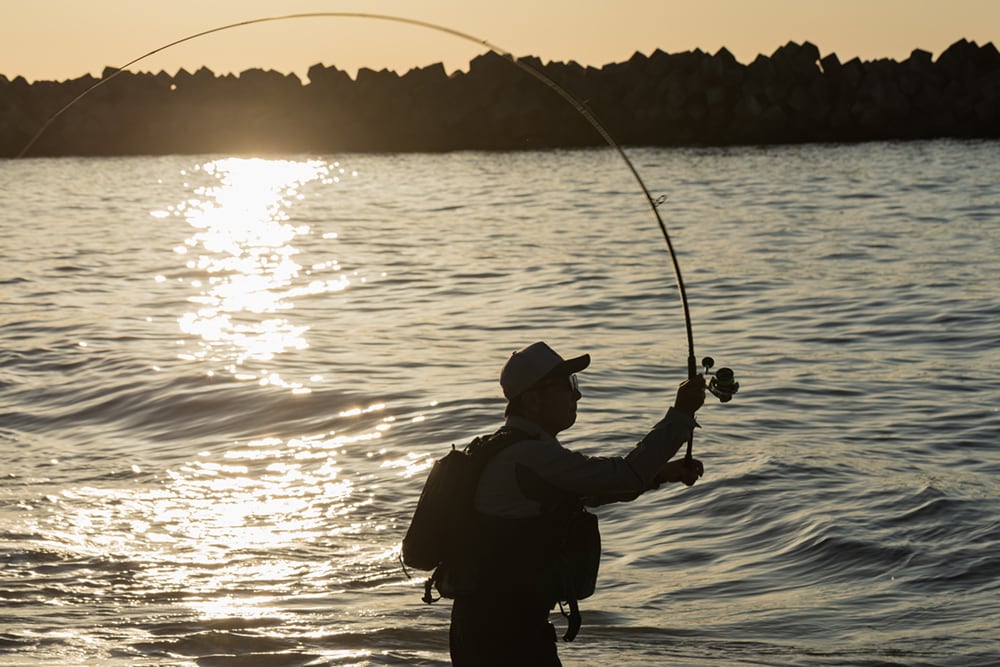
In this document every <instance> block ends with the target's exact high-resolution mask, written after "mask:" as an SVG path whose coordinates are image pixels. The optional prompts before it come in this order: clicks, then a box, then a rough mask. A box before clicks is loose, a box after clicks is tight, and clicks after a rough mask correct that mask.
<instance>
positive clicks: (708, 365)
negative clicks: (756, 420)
mask: <svg viewBox="0 0 1000 667" xmlns="http://www.w3.org/2000/svg"><path fill="white" fill-rule="evenodd" d="M313 18H350V19H372V20H378V21H389V22H393V23H403V24H407V25H412V26H417V27H420V28H427V29H428V30H434V31H437V32H441V33H445V34H448V35H452V36H454V37H458V38H459V39H462V40H465V41H468V42H473V43H475V44H478V45H480V46H484V47H486V48H487V49H490V50H491V51H494V52H495V53H497V54H498V55H500V56H502V57H503V58H504V59H505V60H507V61H509V62H510V63H511V64H513V65H515V66H516V67H518V68H520V69H521V70H523V71H524V72H526V73H528V74H530V75H531V76H532V77H534V78H535V79H537V80H538V81H540V82H541V83H543V84H545V85H546V86H548V87H549V88H550V89H551V90H552V91H553V92H555V93H556V94H558V95H559V96H560V97H562V98H563V99H564V100H565V101H566V102H568V103H569V104H570V105H571V106H572V107H573V108H574V109H576V111H577V112H578V113H579V114H580V115H581V116H583V117H584V118H585V119H586V120H587V122H588V123H590V125H591V127H593V128H594V129H595V130H596V131H597V133H598V134H599V135H600V136H601V138H602V139H604V141H605V142H606V143H607V144H608V145H609V146H610V147H611V148H613V149H614V150H615V151H616V152H617V153H618V155H619V157H621V159H622V161H623V162H624V163H625V166H627V167H628V169H629V171H630V172H631V174H632V176H633V178H634V179H635V181H636V183H637V184H638V185H639V188H641V189H642V193H643V195H644V196H645V197H646V201H647V202H648V203H649V207H650V209H651V210H652V211H653V215H654V216H655V217H656V222H657V224H658V225H659V228H660V232H661V233H662V234H663V240H664V241H665V242H666V244H667V250H668V252H669V253H670V260H671V263H672V265H673V269H674V279H675V280H676V283H677V291H678V293H679V294H680V298H681V306H682V307H683V311H684V328H685V331H686V333H687V348H688V359H687V372H688V378H689V379H691V378H694V377H696V376H697V375H698V369H697V364H696V363H695V360H696V357H695V354H694V333H693V332H692V327H691V312H690V309H689V308H688V298H687V290H686V289H685V288H684V278H683V277H682V276H681V266H680V263H679V262H678V260H677V253H676V252H675V251H674V244H673V241H671V240H670V234H669V232H668V231H667V225H666V224H665V223H664V222H663V217H662V216H661V215H660V210H659V202H658V201H657V200H655V199H653V196H652V195H651V194H650V192H649V188H647V187H646V183H645V181H643V180H642V176H641V175H639V170H638V169H636V167H635V165H634V164H633V163H632V160H631V159H630V158H629V156H628V155H627V154H626V153H625V149H623V148H622V147H621V145H620V144H619V143H618V142H617V141H615V139H614V137H612V136H611V133H610V132H608V130H607V129H606V128H605V127H604V125H603V124H602V123H601V122H600V121H599V120H598V119H597V117H596V116H595V115H594V114H593V113H592V112H591V111H590V109H588V108H587V106H586V105H585V104H584V103H583V102H581V101H580V100H578V99H577V98H576V97H575V96H574V95H572V94H571V93H570V92H569V91H567V90H566V89H565V88H563V87H562V86H560V85H559V84H558V83H556V82H555V81H553V80H552V79H551V78H549V77H548V76H547V75H546V74H545V73H544V72H541V71H540V70H538V69H537V68H535V67H532V66H531V65H530V64H528V63H527V62H524V61H523V60H522V59H520V58H517V57H515V56H514V55H513V54H512V53H511V52H510V51H508V50H506V49H503V48H501V47H499V46H497V45H496V44H493V43H491V42H489V41H487V40H485V39H481V38H479V37H475V36H473V35H470V34H469V33H466V32H462V31H460V30H455V29H453V28H449V27H447V26H442V25H439V24H436V23H430V22H428V21H421V20H419V19H412V18H407V17H403V16H393V15H389V14H370V13H365V12H306V13H298V14H284V15H280V16H264V17H260V18H255V19H249V20H246V21H239V22H237V23H229V24H227V25H223V26H219V27H216V28H211V29H209V30H202V31H200V32H196V33H194V34H192V35H188V36H187V37H182V38H181V39H177V40H174V41H172V42H170V43H168V44H164V45H163V46H160V47H157V48H155V49H153V50H152V51H149V52H147V53H144V54H142V55H141V56H139V57H138V58H135V59H133V60H130V61H129V62H127V63H125V64H124V65H122V66H121V67H117V68H115V69H114V71H112V72H111V73H110V74H108V75H107V76H104V77H102V78H101V79H100V80H98V81H97V82H95V83H94V84H92V85H91V86H89V87H88V88H86V89H85V90H84V91H83V92H81V93H80V94H78V95H77V96H76V97H74V98H73V99H72V100H70V101H69V102H67V103H66V104H65V105H64V106H63V107H62V108H60V109H59V110H57V111H56V112H55V113H53V114H52V115H51V116H49V118H48V119H46V121H45V123H43V124H42V126H41V127H40V128H39V129H38V131H37V132H35V134H34V136H32V137H31V139H30V140H29V141H28V143H27V144H25V146H24V148H22V149H21V151H20V152H19V153H18V154H17V158H22V157H24V156H25V154H27V152H28V151H29V150H30V149H31V147H32V146H33V145H34V144H35V142H36V141H38V139H39V137H41V136H42V134H44V133H45V131H46V130H47V129H48V128H49V126H51V125H52V123H53V122H55V120H56V119H57V118H59V117H60V116H61V115H62V114H63V113H65V112H66V111H67V110H69V109H70V108H71V107H72V106H73V105H75V104H76V103H77V102H79V101H80V100H81V99H82V98H83V97H85V96H86V95H88V94H89V93H90V92H91V91H93V90H94V89H95V88H97V87H99V86H101V85H104V84H105V83H107V82H108V81H111V80H112V79H114V78H115V77H116V76H118V75H119V74H121V73H122V72H124V71H125V70H127V69H128V68H129V67H131V66H132V65H135V64H136V63H139V62H141V61H143V60H145V59H146V58H149V57H150V56H153V55H156V54H157V53H160V52H162V51H166V50H167V49H170V48H172V47H174V46H177V45H179V44H183V43H185V42H190V41H192V40H194V39H198V38H200V37H205V36H206V35H211V34H214V33H218V32H223V31H225V30H232V29H235V28H242V27H244V26H250V25H255V24H260V23H271V22H276V21H289V20H295V19H313ZM714 365H715V360H714V359H712V357H705V358H704V359H702V366H703V367H704V374H705V375H711V376H712V379H711V380H710V382H709V385H708V389H709V391H710V392H712V394H714V395H715V396H716V397H718V399H719V400H720V401H722V402H723V403H727V402H728V401H730V400H731V399H732V397H733V394H735V393H736V392H737V391H738V390H739V387H740V384H739V382H736V381H735V376H734V373H733V371H732V369H730V368H720V369H719V370H718V371H715V372H714V373H713V371H712V370H711V369H712V367H713V366H714ZM691 448H692V441H688V445H687V453H686V455H685V460H686V461H688V462H690V461H691V459H692V454H691Z"/></svg>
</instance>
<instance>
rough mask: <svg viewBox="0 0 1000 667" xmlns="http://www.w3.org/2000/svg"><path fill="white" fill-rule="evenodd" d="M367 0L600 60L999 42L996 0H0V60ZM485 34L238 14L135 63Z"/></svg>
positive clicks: (844, 52) (527, 48)
mask: <svg viewBox="0 0 1000 667" xmlns="http://www.w3.org/2000/svg"><path fill="white" fill-rule="evenodd" d="M316 11H326V12H366V13H378V14H389V15H396V16H403V17H408V18H413V19H419V20H422V21H427V22H431V23H437V24H441V25H443V26H447V27H449V28H453V29H456V30H459V31H462V32H465V33H470V34H472V35H475V36H477V37H480V38H482V39H486V40H488V41H490V42H492V43H493V44H496V45H498V46H500V47H502V48H504V49H507V50H509V51H511V52H513V53H515V54H517V55H535V56H539V57H541V58H542V59H543V60H546V61H547V60H575V61H576V62H578V63H581V64H584V65H595V66H600V65H603V64H605V63H608V62H616V61H621V60H625V59H627V58H628V57H629V56H631V55H632V54H633V53H634V52H635V51H642V52H644V53H649V52H651V51H653V50H655V49H657V48H660V49H663V50H664V51H667V52H670V53H673V52H677V51H685V50H688V49H693V48H700V49H702V50H704V51H708V52H711V53H714V52H715V51H717V50H718V49H719V48H720V47H722V46H725V47H727V48H728V49H729V50H730V51H732V52H733V54H734V55H735V56H736V57H737V59H738V60H740V61H741V62H744V63H748V62H750V61H752V60H753V58H754V57H756V56H757V54H759V53H765V54H770V53H772V52H773V51H774V50H775V48H777V47H778V46H780V45H782V44H784V43H786V42H788V41H790V40H791V41H797V42H802V41H806V40H808V41H811V42H812V43H814V44H816V45H817V46H818V47H819V48H820V51H821V52H822V53H823V55H826V54H828V53H831V52H835V53H837V55H838V56H840V58H841V60H847V59H849V58H852V57H854V56H859V57H861V58H862V59H865V60H871V59H876V58H894V59H897V60H902V59H905V58H906V57H907V56H908V55H909V53H910V51H911V50H912V49H914V48H922V49H925V50H928V51H931V52H932V53H933V54H934V55H935V56H936V55H938V54H939V53H940V52H941V51H942V50H943V49H945V48H947V46H948V45H950V44H952V43H953V42H955V41H956V40H958V39H960V38H963V37H964V38H967V39H970V40H974V41H976V42H978V43H979V44H985V43H987V42H993V44H994V45H996V46H998V47H1000V0H949V1H948V2H942V1H940V0H838V1H837V2H813V1H812V0H684V1H678V0H615V1H614V2H611V1H610V0H601V1H598V0H532V1H531V2H528V1H526V0H505V2H482V1H477V0H461V1H460V0H364V1H362V0H353V1H347V0H345V1H341V2H334V1H330V0H325V1H324V0H284V1H283V2H280V3H279V2H274V1H273V0H198V1H194V0H173V2H169V3H168V2H144V1H141V0H131V1H128V2H126V1H123V0H89V1H87V2H83V1H81V0H45V1H44V2H27V1H24V2H22V1H20V0H3V1H2V3H0V74H4V75H6V76H7V77H8V78H13V77H14V76H17V75H23V76H25V77H26V78H27V79H28V80H31V81H34V80H38V79H55V80H63V79H69V78H75V77H78V76H82V75H83V74H86V73H90V74H94V75H99V74H100V72H101V70H102V69H103V68H104V67H105V66H107V65H110V66H118V65H121V64H123V63H125V62H127V61H129V60H132V59H133V58H135V57H137V56H139V55H141V54H143V53H146V52H147V51H151V50H153V49H155V48H157V47H160V46H162V45H164V44H167V43H169V42H172V41H174V40H176V39H179V38H182V37H185V36H187V35H190V34H193V33H196V32H199V31H202V30H207V29H211V28H215V27H218V26H222V25H225V24H228V23H234V22H238V21H243V20H247V19H253V18H259V17H264V16H277V15H282V14H290V13H300V12H316ZM482 51H483V48H482V47H480V46H478V45H476V44H473V43H470V42H466V41H462V40H460V39H456V38H454V37H451V36H448V35H444V34H441V33H437V32H434V31H431V30H426V29H421V28H416V27H413V26H407V25H398V24H392V23H388V22H385V21H376V20H360V19H346V18H345V19H308V20H296V21H284V22H280V23H268V24H264V25H257V26H250V27H244V28H239V29H236V30H231V31H227V32H224V33H219V34H215V35H211V36H208V37H204V38H201V39H198V40H195V41H193V42H189V43H186V44H183V45H181V46H178V47H174V48H172V49H170V50H168V51H166V52H165V53H163V54H160V55H157V56H155V57H153V58H151V59H149V60H146V61H144V62H142V63H140V64H139V65H137V66H136V67H135V68H133V69H136V70H141V71H159V70H166V71H167V72H169V73H174V72H176V71H177V70H178V69H179V68H181V67H184V68H186V69H188V70H191V71H193V70H195V69H197V68H198V67H201V66H202V65H205V66H207V67H209V68H210V69H211V70H213V71H214V72H215V73H217V74H224V73H227V72H240V71H242V70H244V69H248V68H251V67H261V68H265V69H276V70H279V71H282V72H296V73H298V74H299V75H300V76H303V78H304V76H305V72H306V70H307V69H308V68H309V66H310V65H312V64H315V63H323V64H325V65H336V66H337V67H339V68H341V69H344V70H347V71H348V72H350V73H351V74H353V73H354V72H356V71H357V69H358V68H359V67H363V66H365V67H372V68H375V69H380V68H383V67H387V68H389V69H394V70H396V71H397V72H400V73H403V72H405V71H406V70H408V69H409V68H411V67H415V66H423V65H428V64H431V63H436V62H443V63H445V65H446V67H447V68H448V69H449V70H455V69H465V68H466V67H467V65H468V62H469V60H470V59H472V58H473V57H475V56H476V55H477V54H479V53H481V52H482Z"/></svg>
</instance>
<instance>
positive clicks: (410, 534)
mask: <svg viewBox="0 0 1000 667" xmlns="http://www.w3.org/2000/svg"><path fill="white" fill-rule="evenodd" d="M527 437H528V436H527V434H526V433H524V432H522V431H518V430H516V429H511V428H506V427H504V428H501V429H500V430H498V431H497V432H496V433H494V434H492V435H488V436H480V437H477V438H475V439H474V440H473V441H472V442H470V443H469V444H468V445H467V446H466V447H465V448H464V449H457V448H456V447H455V445H452V446H451V451H450V452H448V453H447V454H446V455H445V456H444V457H442V458H440V459H438V460H437V461H435V462H434V466H433V467H432V468H431V471H430V474H428V475H427V481H426V482H424V488H423V491H421V493H420V499H419V500H418V501H417V507H416V509H415V510H414V512H413V518H412V519H411V520H410V526H409V528H408V529H407V531H406V535H405V536H404V537H403V548H402V561H403V564H404V566H409V567H412V568H416V569H418V570H436V569H437V568H438V567H439V566H440V565H441V564H442V563H445V562H448V561H451V560H453V559H455V558H457V557H458V556H459V554H461V553H462V549H463V546H464V544H463V538H464V537H466V536H467V535H468V528H469V527H470V526H471V524H472V523H473V521H474V518H475V494H476V487H477V485H478V484H479V477H480V475H481V474H482V471H483V468H485V466H486V464H487V463H488V462H489V460H490V459H492V458H493V457H494V456H496V455H497V454H499V453H500V452H501V451H502V450H504V449H505V448H507V447H509V446H510V445H513V444H514V443H515V442H519V441H521V440H524V439H525V438H527ZM434 579H435V577H433V576H432V577H431V578H430V579H428V580H427V585H426V586H425V595H424V602H433V601H434V600H433V599H432V598H431V595H430V587H431V585H432V584H433V583H434Z"/></svg>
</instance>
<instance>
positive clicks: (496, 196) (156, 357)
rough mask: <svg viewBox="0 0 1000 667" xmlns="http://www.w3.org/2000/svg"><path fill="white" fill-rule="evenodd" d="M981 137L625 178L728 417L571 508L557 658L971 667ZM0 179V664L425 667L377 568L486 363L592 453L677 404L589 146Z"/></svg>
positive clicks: (603, 158)
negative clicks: (591, 565)
mask: <svg viewBox="0 0 1000 667" xmlns="http://www.w3.org/2000/svg"><path fill="white" fill-rule="evenodd" d="M998 148H1000V144H997V143H996V142H977V143H959V142H929V143H911V144H868V145H860V146H798V147H784V148H769V149H749V148H748V149H730V150H635V151H632V152H631V154H632V156H633V158H634V159H635V161H636V163H637V166H638V167H639V170H640V172H641V173H642V175H643V177H644V179H645V180H646V182H647V185H648V186H649V187H650V189H651V190H652V191H653V192H654V194H656V195H659V194H664V195H666V196H667V199H666V201H665V203H664V204H663V205H662V208H661V211H662V212H663V214H664V218H665V220H666V222H667V224H668V227H669V228H670V230H671V232H672V234H673V237H674V242H675V244H676V246H677V249H678V251H679V252H680V255H681V257H680V260H681V266H682V269H683V270H684V277H685V279H686V282H687V284H688V285H687V286H688V293H689V298H690V302H691V310H692V317H693V322H694V334H695V342H696V345H697V352H698V354H699V355H704V354H711V355H713V356H714V357H715V358H716V359H717V361H718V362H719V364H720V365H728V366H732V367H734V368H735V370H736V372H737V375H738V378H739V380H740V382H741V384H742V389H741V392H740V394H739V395H738V396H737V398H736V399H735V400H734V401H733V402H732V403H729V404H726V405H720V404H718V403H715V402H714V401H713V403H712V404H710V405H708V406H707V407H706V408H705V409H704V410H703V411H702V413H701V417H700V421H701V422H702V424H703V427H704V428H703V429H702V431H701V432H700V433H699V435H698V438H697V440H696V443H695V444H696V452H697V454H698V456H699V457H700V458H701V459H702V460H703V461H704V463H705V466H706V476H705V478H704V479H703V481H701V482H700V483H699V484H698V485H696V486H695V487H693V488H691V489H668V490H661V491H658V492H655V493H651V494H648V495H647V496H644V497H643V498H641V499H639V500H638V501H636V502H635V503H632V504H628V505H621V506H614V507H607V508H602V509H601V510H600V516H601V522H602V532H603V536H604V543H605V555H604V560H603V563H602V573H601V580H600V583H599V589H598V592H597V594H596V595H595V596H594V597H592V598H591V599H589V600H587V601H586V603H585V604H584V629H583V631H582V633H581V636H580V638H579V639H578V640H577V641H576V642H574V643H573V644H570V645H564V646H563V647H561V654H562V656H563V659H564V663H565V664H567V665H659V664H676V665H701V666H706V665H873V666H874V665H936V666H938V665H954V666H965V665H996V664H1000V642H998V640H997V627H998V619H1000V605H998V603H997V599H998V589H1000V549H998V544H1000V482H998V481H997V480H998V473H1000V455H998V454H997V445H998V443H1000V379H998V378H1000V352H998V350H1000V333H998V332H1000V260H998V252H997V251H998V249H1000V160H998V158H997V156H998V155H1000V151H998ZM0 183H2V185H3V187H2V188H0V209H2V211H3V215H2V217H0V230H2V238H3V248H4V262H3V263H2V264H0V290H2V291H0V294H2V297H3V298H2V302H3V310H2V314H0V323H2V329H0V332H2V333H0V335H2V340H0V452H2V454H3V460H4V462H5V463H4V467H3V470H2V473H0V474H2V475H3V485H2V486H0V546H2V549H0V602H2V605H0V664H3V665H22V664H66V665H126V664H128V665H206V666H211V665H269V666H271V665H348V664H350V665H353V664H364V665H368V664H370V665H379V664H382V665H403V664H413V665H421V664H422V665H435V664H444V663H446V661H447V624H448V607H447V606H446V605H444V604H440V603H439V604H437V605H434V606H430V607H429V606H426V605H424V604H423V603H421V602H420V595H421V592H420V588H421V583H420V581H419V579H414V580H408V579H407V578H406V577H405V576H404V574H403V573H402V571H401V570H400V568H399V566H398V564H397V562H396V555H397V548H398V542H399V539H400V537H401V533H402V531H403V530H404V529H405V526H406V523H407V521H408V519H409V515H410V513H411V512H412V507H413V503H414V501H415V498H416V496H417V494H418V493H419V490H420V486H421V484H422V482H423V478H424V476H425V474H426V470H427V468H428V466H429V464H430V462H431V461H432V460H433V459H434V458H435V457H437V456H440V455H442V454H443V453H444V451H445V448H446V447H447V446H448V445H449V444H450V443H452V442H460V443H461V442H465V441H467V440H468V439H470V438H471V437H472V436H473V435H475V434H478V433H482V432H486V431H488V430H491V429H492V428H494V427H495V426H496V425H497V423H498V421H499V419H500V416H501V412H502V407H503V404H502V400H501V397H500V392H499V387H498V385H497V384H496V377H497V375H498V372H499V367H500V365H501V364H502V363H503V361H504V359H505V358H506V356H507V355H508V354H509V353H510V351H512V350H513V349H516V348H517V347H520V346H522V345H523V344H526V343H529V342H532V341H534V340H537V339H545V340H548V341H549V342H550V343H552V344H553V345H554V346H555V347H556V348H557V349H559V350H562V351H563V352H564V354H576V353H580V352H584V351H587V352H590V353H591V354H592V356H593V358H594V363H593V365H592V366H591V368H590V369H588V371H587V372H585V373H584V374H583V375H582V377H581V382H582V391H583V394H584V400H583V402H582V403H581V417H580V419H579V420H578V423H577V425H576V426H575V427H574V428H573V429H572V430H571V431H569V432H568V433H566V434H565V436H566V437H565V438H564V441H565V442H566V443H567V444H568V445H569V446H571V447H576V448H579V449H581V450H583V451H587V452H591V453H605V454H612V453H623V452H624V451H626V450H627V448H629V447H630V446H631V445H632V443H634V442H635V441H636V440H637V439H638V438H639V437H641V435H642V434H643V433H644V432H645V429H646V428H648V427H649V426H650V425H651V424H652V423H653V422H654V421H655V420H656V419H657V418H658V417H659V415H660V414H661V413H662V412H663V410H665V408H666V407H667V406H668V405H669V404H670V402H671V400H672V395H673V391H674V388H675V386H676V384H677V383H678V382H679V381H680V380H681V379H682V378H683V376H684V372H685V371H684V365H685V360H686V356H687V352H686V347H685V346H686V341H685V338H684V331H683V319H682V315H681V309H680V305H679V302H678V300H677V298H676V289H675V287H674V284H673V276H672V273H671V269H670V266H669V259H668V256H667V254H666V251H665V246H664V243H663V240H662V238H661V237H660V233H659V230H658V228H657V227H656V223H655V219H654V218H653V216H652V214H651V212H650V211H649V210H648V208H647V205H646V203H645V200H644V199H643V198H642V196H641V194H640V193H639V192H638V190H637V188H636V186H635V184H634V183H633V182H632V181H631V180H630V176H629V174H628V173H627V170H626V169H625V168H624V166H623V165H622V163H621V162H620V161H619V160H618V158H617V157H616V156H615V155H614V154H613V153H612V152H611V151H579V152H546V153H518V154H478V153H456V154H449V155H433V156H432V155H405V156H403V155H382V156H366V155H344V156H309V157H306V156H289V157H287V159H282V160H277V159H269V160H250V159H238V158H228V157H224V156H205V157H167V158H134V159H59V160H25V161H19V162H10V161H9V162H4V163H0ZM556 622H557V624H558V623H559V621H556Z"/></svg>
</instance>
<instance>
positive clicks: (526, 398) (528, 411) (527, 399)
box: [520, 389, 542, 419]
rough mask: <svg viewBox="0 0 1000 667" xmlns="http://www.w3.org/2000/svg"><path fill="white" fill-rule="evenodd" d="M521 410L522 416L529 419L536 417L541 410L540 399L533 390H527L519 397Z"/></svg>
mask: <svg viewBox="0 0 1000 667" xmlns="http://www.w3.org/2000/svg"><path fill="white" fill-rule="evenodd" d="M520 401H521V408H522V411H523V412H524V416H525V417H527V418H529V419H531V418H532V417H536V416H538V412H539V410H540V409H541V405H542V397H541V395H540V394H539V393H538V391H537V390H535V389H529V390H527V391H526V392H524V393H523V394H521V396H520Z"/></svg>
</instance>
